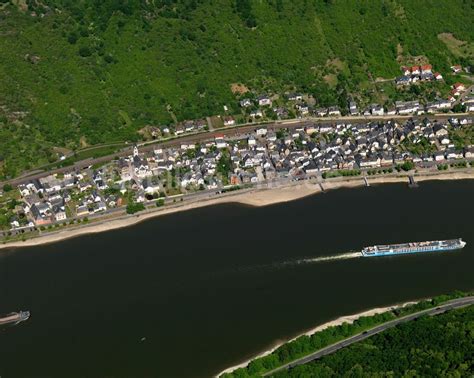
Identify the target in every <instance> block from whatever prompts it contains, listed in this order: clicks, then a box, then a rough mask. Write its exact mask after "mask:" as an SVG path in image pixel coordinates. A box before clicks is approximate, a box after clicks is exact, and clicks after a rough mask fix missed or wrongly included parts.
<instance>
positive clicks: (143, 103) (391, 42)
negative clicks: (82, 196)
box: [0, 0, 474, 178]
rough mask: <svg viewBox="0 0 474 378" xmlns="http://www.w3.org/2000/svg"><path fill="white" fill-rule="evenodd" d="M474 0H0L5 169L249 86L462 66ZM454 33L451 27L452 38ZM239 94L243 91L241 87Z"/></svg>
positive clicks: (296, 85) (328, 90) (354, 80)
mask: <svg viewBox="0 0 474 378" xmlns="http://www.w3.org/2000/svg"><path fill="white" fill-rule="evenodd" d="M473 7H474V3H473V1H472V0H424V1H422V2H419V1H413V0H380V1H378V0H377V1H376V0H345V1H343V0H291V1H289V0H288V1H287V0H258V1H257V0H82V1H81V0H11V1H6V0H0V36H1V38H0V78H1V79H0V178H1V177H11V176H12V175H14V174H17V173H18V172H19V170H23V169H29V168H33V167H35V166H38V165H40V164H44V163H47V162H52V161H54V160H56V159H57V154H56V153H55V151H57V149H56V150H55V148H58V147H62V148H66V149H67V150H68V151H74V150H77V149H79V148H81V147H84V146H88V145H94V144H98V143H104V142H109V141H125V140H130V141H133V140H136V139H137V138H139V134H138V133H137V130H139V129H141V128H142V127H143V126H145V125H164V124H169V123H173V122H176V121H182V120H185V119H195V118H199V117H205V116H209V115H214V114H222V113H223V105H227V107H228V108H229V112H230V113H231V114H232V112H236V111H238V109H237V97H238V93H233V92H232V90H231V88H232V84H237V83H241V84H243V85H244V86H243V87H240V88H248V89H249V90H250V91H253V92H255V94H258V93H263V92H266V93H270V94H274V93H282V92H284V91H287V90H292V89H295V90H298V91H303V92H304V93H311V94H313V95H314V97H315V98H316V101H317V102H318V103H319V104H321V105H325V106H327V105H331V104H338V103H345V102H346V100H347V96H348V94H351V95H354V96H358V95H361V96H363V95H364V93H365V92H364V91H366V90H367V83H368V82H370V81H372V80H374V79H375V78H378V77H384V78H390V77H394V76H396V75H398V74H399V72H400V71H399V70H400V63H401V62H407V63H409V62H410V59H411V58H412V57H414V56H423V57H424V59H425V60H426V61H427V62H430V63H431V64H433V65H434V66H435V67H436V68H437V69H439V70H442V71H443V70H449V67H450V65H451V64H454V63H468V62H467V61H468V60H469V59H470V58H469V55H468V54H466V55H464V53H462V52H461V53H458V54H455V53H454V52H453V51H452V49H449V46H447V44H446V43H445V42H443V41H442V40H441V39H440V38H439V37H438V36H439V34H440V33H452V35H454V36H455V38H456V39H457V40H459V41H467V42H468V43H471V42H472V41H474V27H473V26H474V25H473V19H474V9H473ZM449 35H451V34H449ZM234 92H235V91H234Z"/></svg>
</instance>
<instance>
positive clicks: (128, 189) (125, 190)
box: [2, 117, 474, 234]
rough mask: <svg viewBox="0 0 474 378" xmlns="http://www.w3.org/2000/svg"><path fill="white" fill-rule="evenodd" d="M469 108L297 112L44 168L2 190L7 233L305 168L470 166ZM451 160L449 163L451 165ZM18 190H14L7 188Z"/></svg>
mask: <svg viewBox="0 0 474 378" xmlns="http://www.w3.org/2000/svg"><path fill="white" fill-rule="evenodd" d="M472 122H473V118H472V117H465V118H449V119H448V120H447V121H440V122H435V121H430V120H429V119H428V118H424V119H423V118H418V119H408V120H407V121H403V122H397V121H393V120H391V121H374V122H365V123H357V124H352V123H349V122H345V121H343V120H341V121H337V122H327V123H323V124H317V123H315V122H302V123H301V124H299V125H297V126H295V127H291V128H280V129H279V128H271V127H267V126H265V127H263V126H262V127H256V128H255V129H254V131H253V132H250V133H243V134H234V135H228V136H226V135H224V134H222V135H218V136H216V137H215V138H213V139H210V140H207V141H204V142H201V143H191V142H182V143H179V142H177V144H176V145H175V146H173V147H168V148H161V147H158V146H157V147H155V148H154V149H153V150H152V151H150V152H146V153H143V152H140V149H139V148H138V147H137V146H135V147H134V148H133V153H132V154H131V155H129V156H127V157H122V158H118V159H114V160H113V161H110V162H108V163H106V164H103V165H101V166H100V167H89V168H86V169H83V170H71V171H69V172H66V173H62V174H55V175H49V176H45V177H43V178H40V179H35V180H31V181H30V182H28V183H25V184H22V185H19V186H18V187H17V188H12V189H11V190H10V191H8V192H6V191H5V189H4V192H3V193H2V196H7V195H9V196H11V198H12V201H10V202H8V208H7V209H2V210H3V214H5V215H6V216H8V224H7V225H5V226H6V228H4V234H7V233H11V232H14V233H18V232H24V231H30V230H35V229H40V230H46V229H50V228H52V227H53V225H55V226H57V225H58V224H73V223H75V222H81V220H82V221H83V222H86V221H88V218H89V217H97V216H101V214H103V215H104V216H105V215H106V214H108V213H110V212H113V211H117V210H118V209H119V210H121V211H122V212H123V211H124V209H126V210H127V212H128V213H129V214H132V213H134V212H136V211H140V210H143V209H144V208H145V207H144V205H149V204H151V203H156V205H157V206H161V205H163V204H164V201H165V199H166V200H167V201H170V200H171V199H172V200H173V202H176V200H180V201H182V200H183V198H186V196H188V195H192V194H193V193H199V192H206V191H211V192H213V193H221V192H223V191H227V190H235V189H239V188H244V187H251V186H255V185H258V184H262V183H266V182H271V181H272V180H273V181H280V182H285V180H287V181H291V180H303V179H307V178H310V177H316V178H319V179H321V178H322V179H325V178H329V177H334V176H339V175H344V176H345V175H349V176H350V175H361V174H365V175H366V174H369V175H371V174H386V173H391V172H394V171H395V170H400V169H403V170H411V169H414V168H417V167H421V168H430V167H432V168H434V169H436V167H437V168H438V169H446V168H447V166H448V164H449V165H450V166H451V167H469V166H472V164H473V163H472V160H474V146H473V145H472V144H468V143H465V141H462V140H460V139H459V137H458V135H463V133H465V132H466V131H467V130H470V129H471V128H472ZM454 169H455V168H454ZM12 193H16V194H17V195H16V196H15V195H13V194H12Z"/></svg>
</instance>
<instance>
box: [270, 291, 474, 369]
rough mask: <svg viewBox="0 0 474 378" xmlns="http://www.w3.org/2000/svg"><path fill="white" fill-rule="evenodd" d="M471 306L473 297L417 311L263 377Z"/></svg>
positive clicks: (473, 302) (473, 301) (473, 300)
mask: <svg viewBox="0 0 474 378" xmlns="http://www.w3.org/2000/svg"><path fill="white" fill-rule="evenodd" d="M472 304H474V296H472V297H465V298H459V299H453V300H451V301H448V302H446V303H444V304H441V305H439V306H438V307H436V308H432V309H428V310H423V311H419V312H416V313H414V314H411V315H407V316H404V317H402V318H399V319H395V320H392V321H390V322H387V323H384V324H382V325H379V326H377V327H374V328H372V329H369V330H367V331H365V332H363V333H359V334H358V335H355V336H352V337H349V338H348V339H345V340H342V341H339V342H338V343H335V344H333V345H330V346H328V347H326V348H323V349H321V350H319V351H317V352H315V353H312V354H310V355H308V356H306V357H303V358H300V359H298V360H295V361H292V362H290V363H288V364H286V365H283V366H281V367H279V368H277V369H274V370H272V371H269V372H268V373H266V374H264V376H269V375H272V374H274V373H276V372H278V371H281V370H286V369H291V368H293V367H295V366H298V365H304V364H307V363H308V362H311V361H314V360H317V359H319V358H321V357H323V356H327V355H328V354H332V353H334V352H336V351H338V350H339V349H342V348H344V347H346V346H349V345H351V344H354V343H356V342H358V341H361V340H364V339H367V338H368V337H370V336H373V335H375V334H377V333H380V332H383V331H385V330H386V329H389V328H393V327H395V326H397V325H398V324H401V323H406V322H409V321H411V320H415V319H417V318H419V317H420V316H423V315H430V316H433V315H438V314H441V313H443V312H446V311H448V310H452V309H454V308H460V307H465V306H469V305H472Z"/></svg>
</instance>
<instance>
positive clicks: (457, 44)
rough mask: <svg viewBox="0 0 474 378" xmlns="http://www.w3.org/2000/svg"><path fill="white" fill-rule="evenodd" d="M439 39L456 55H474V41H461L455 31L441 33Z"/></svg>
mask: <svg viewBox="0 0 474 378" xmlns="http://www.w3.org/2000/svg"><path fill="white" fill-rule="evenodd" d="M438 39H439V40H440V41H441V42H443V43H444V44H445V45H446V47H447V48H448V49H449V51H451V52H452V53H453V54H454V55H456V56H464V57H470V56H471V57H472V56H474V43H470V42H466V41H461V40H459V39H457V38H456V37H455V36H454V35H453V33H440V34H438Z"/></svg>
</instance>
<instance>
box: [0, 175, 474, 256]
mask: <svg viewBox="0 0 474 378" xmlns="http://www.w3.org/2000/svg"><path fill="white" fill-rule="evenodd" d="M415 178H416V181H417V182H420V181H427V180H462V179H474V170H472V171H470V172H449V173H441V174H433V175H420V176H415ZM368 181H369V183H370V185H374V184H390V183H400V182H404V183H407V182H408V179H407V176H403V175H400V176H387V177H383V176H381V177H370V176H369V177H368ZM363 185H364V181H363V178H362V177H352V178H339V179H332V180H330V181H325V182H323V187H324V190H325V191H326V190H331V189H338V188H353V187H359V186H363ZM320 192H321V188H320V186H319V185H318V184H315V183H310V182H309V181H303V182H300V183H292V184H291V185H289V186H284V187H277V188H265V189H253V190H250V191H247V192H245V193H242V192H238V191H237V192H235V193H232V194H229V195H226V196H223V197H219V198H209V199H204V200H203V199H200V200H198V201H195V202H187V203H186V202H184V203H183V204H180V205H175V206H173V205H170V207H164V208H162V209H157V210H152V211H150V212H148V213H141V214H138V215H135V216H122V217H119V218H117V219H111V220H104V221H98V222H97V223H94V222H91V224H89V225H87V226H81V227H77V228H71V229H64V230H61V231H58V232H53V233H48V234H45V235H42V236H38V237H35V238H32V239H27V240H26V241H15V242H11V243H5V244H0V249H5V248H17V247H31V246H38V245H42V244H47V243H53V242H58V241H61V240H65V239H68V238H72V237H77V236H80V235H86V234H94V233H99V232H104V231H110V230H114V229H119V228H123V227H127V226H131V225H134V224H137V223H139V222H142V221H144V220H147V219H150V218H154V217H158V216H162V215H166V214H172V213H176V212H179V211H186V210H191V209H197V208H201V207H206V206H212V205H218V204H224V203H240V204H244V205H249V206H256V207H261V206H268V205H273V204H277V203H283V202H288V201H293V200H296V199H300V198H304V197H307V196H310V195H313V194H316V193H320Z"/></svg>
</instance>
